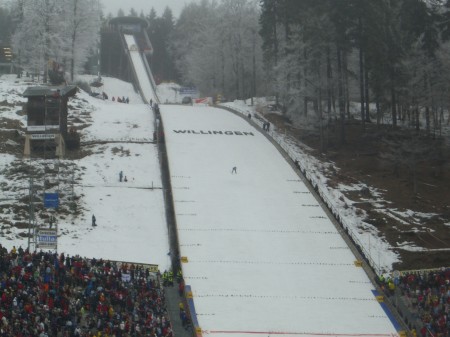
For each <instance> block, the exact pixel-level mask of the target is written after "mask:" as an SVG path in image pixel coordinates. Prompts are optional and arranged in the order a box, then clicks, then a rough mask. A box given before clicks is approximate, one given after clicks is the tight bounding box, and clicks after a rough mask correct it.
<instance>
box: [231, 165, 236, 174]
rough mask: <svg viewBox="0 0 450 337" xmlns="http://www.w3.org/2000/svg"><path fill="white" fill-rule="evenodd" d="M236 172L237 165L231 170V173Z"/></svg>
mask: <svg viewBox="0 0 450 337" xmlns="http://www.w3.org/2000/svg"><path fill="white" fill-rule="evenodd" d="M234 173H236V174H237V167H236V166H235V167H233V169H232V170H231V174H234Z"/></svg>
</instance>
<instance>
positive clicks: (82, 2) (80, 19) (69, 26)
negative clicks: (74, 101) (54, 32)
mask: <svg viewBox="0 0 450 337" xmlns="http://www.w3.org/2000/svg"><path fill="white" fill-rule="evenodd" d="M63 3H64V16H65V17H66V18H67V20H65V21H64V26H63V27H64V30H63V34H64V35H63V39H64V44H65V45H66V46H65V48H66V49H67V58H66V60H67V61H66V62H67V63H68V70H69V73H70V79H71V81H73V79H74V75H75V74H76V73H80V72H81V70H82V69H83V65H84V63H85V62H86V61H87V59H88V57H89V56H90V53H91V52H92V50H93V49H94V48H95V47H96V46H97V44H98V39H99V29H100V23H101V22H100V16H101V10H100V8H99V6H98V1H96V0H64V2H63Z"/></svg>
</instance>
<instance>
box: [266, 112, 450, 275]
mask: <svg viewBox="0 0 450 337" xmlns="http://www.w3.org/2000/svg"><path fill="white" fill-rule="evenodd" d="M266 117H267V118H268V119H269V120H270V121H271V122H272V123H273V124H275V125H276V126H277V128H278V130H279V131H280V132H282V133H287V134H289V135H291V136H293V137H294V138H296V139H298V140H300V141H301V142H302V143H304V144H305V145H307V146H309V147H310V148H311V149H312V151H311V152H310V154H311V155H313V156H316V157H317V158H318V159H320V160H323V161H331V162H333V163H334V164H335V166H336V167H337V170H329V172H327V177H328V179H329V185H330V186H332V187H334V188H337V187H338V186H339V184H345V185H354V184H363V185H367V186H369V187H371V188H375V189H376V192H377V193H376V195H373V193H372V192H371V190H369V189H359V190H352V191H344V192H343V193H344V195H345V196H346V197H347V198H349V199H350V200H352V201H353V202H354V203H355V204H354V205H355V206H356V207H358V208H360V209H361V210H363V211H364V212H365V213H366V214H367V218H366V219H365V221H366V222H367V223H369V224H371V225H373V226H374V227H376V228H377V229H378V230H379V231H380V236H383V237H384V238H386V240H387V241H388V242H389V243H390V245H391V246H392V247H395V249H396V251H397V252H398V253H399V255H400V257H401V261H402V262H401V263H399V264H398V265H396V266H394V268H396V269H401V270H405V269H421V268H439V267H443V266H450V253H449V251H448V249H450V227H449V225H448V224H449V223H450V206H449V204H450V203H449V200H450V188H449V186H450V164H449V162H448V160H447V158H450V149H449V147H448V145H445V144H444V143H441V145H440V148H439V151H438V152H439V153H438V155H437V156H434V157H431V156H430V158H427V160H426V161H424V162H419V163H418V164H417V166H416V167H415V169H416V170H415V172H413V171H412V169H411V167H410V166H408V165H406V164H405V163H404V164H398V163H394V161H392V160H387V159H386V156H384V155H383V153H384V152H385V151H386V144H385V143H384V139H385V138H386V137H387V135H389V134H390V133H391V130H390V128H388V127H377V126H376V125H372V124H369V125H366V130H365V132H364V131H363V129H362V127H361V125H359V124H358V123H357V122H352V123H349V124H347V125H346V143H345V144H343V145H341V139H340V133H339V128H338V126H333V127H330V128H329V130H327V132H325V133H324V143H325V145H326V147H327V150H326V151H325V152H320V150H319V149H320V147H321V141H320V137H319V133H318V132H314V131H311V130H307V129H304V128H303V129H302V128H297V127H293V126H292V124H291V123H290V121H289V120H288V119H286V118H283V116H280V115H276V114H269V115H267V116H266ZM396 133H397V134H398V133H399V131H396ZM400 137H401V132H400ZM433 141H434V140H433ZM433 151H434V150H433ZM414 174H415V177H416V183H415V184H414ZM415 189H416V191H414V190H415ZM388 210H391V211H388ZM402 243H406V244H405V245H402ZM404 246H407V247H417V249H416V250H417V251H411V250H412V249H410V248H404Z"/></svg>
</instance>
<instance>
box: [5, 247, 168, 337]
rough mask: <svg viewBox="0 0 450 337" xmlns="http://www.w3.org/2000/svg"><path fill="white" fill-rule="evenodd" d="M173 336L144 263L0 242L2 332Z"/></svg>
mask: <svg viewBox="0 0 450 337" xmlns="http://www.w3.org/2000/svg"><path fill="white" fill-rule="evenodd" d="M6 336H8V337H11V336H15V337H46V336H48V337H65V336H80V337H93V336H96V337H100V336H102V337H114V336H115V337H127V336H133V337H135V336H136V337H139V336H151V337H172V336H173V332H172V326H171V322H170V320H169V317H168V314H167V309H166V306H165V299H164V291H163V289H161V285H160V282H159V275H157V274H156V273H151V272H150V270H149V269H148V268H147V267H146V266H145V265H134V264H126V263H124V264H120V263H116V262H110V261H104V260H96V259H91V260H89V259H85V258H82V257H79V256H67V255H64V254H56V253H49V252H42V251H39V252H34V253H30V252H28V251H26V250H23V249H22V248H19V249H17V250H16V248H13V249H12V250H11V251H8V250H7V249H5V248H4V247H3V246H1V245H0V337H6Z"/></svg>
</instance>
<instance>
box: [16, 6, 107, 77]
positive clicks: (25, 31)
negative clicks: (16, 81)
mask: <svg viewBox="0 0 450 337" xmlns="http://www.w3.org/2000/svg"><path fill="white" fill-rule="evenodd" d="M15 8H16V12H17V13H20V14H21V15H20V16H18V17H19V18H20V22H19V23H18V26H17V29H16V31H15V33H14V35H13V39H12V40H13V49H14V53H15V55H17V56H18V60H19V63H20V65H21V67H23V68H24V69H26V70H29V71H31V72H32V73H40V72H43V74H44V82H46V78H47V70H48V69H47V68H48V62H49V61H55V62H57V63H59V64H63V65H64V66H65V68H66V69H69V71H70V77H71V79H72V80H73V76H74V74H75V73H76V72H78V71H80V70H81V69H82V65H83V63H84V62H85V61H86V60H87V57H88V56H89V55H88V54H89V52H90V51H91V50H92V48H93V47H94V46H96V43H97V41H98V31H99V25H100V13H101V12H100V8H99V7H98V1H96V0H63V1H61V0H35V1H28V2H23V1H17V2H16V3H15Z"/></svg>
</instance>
